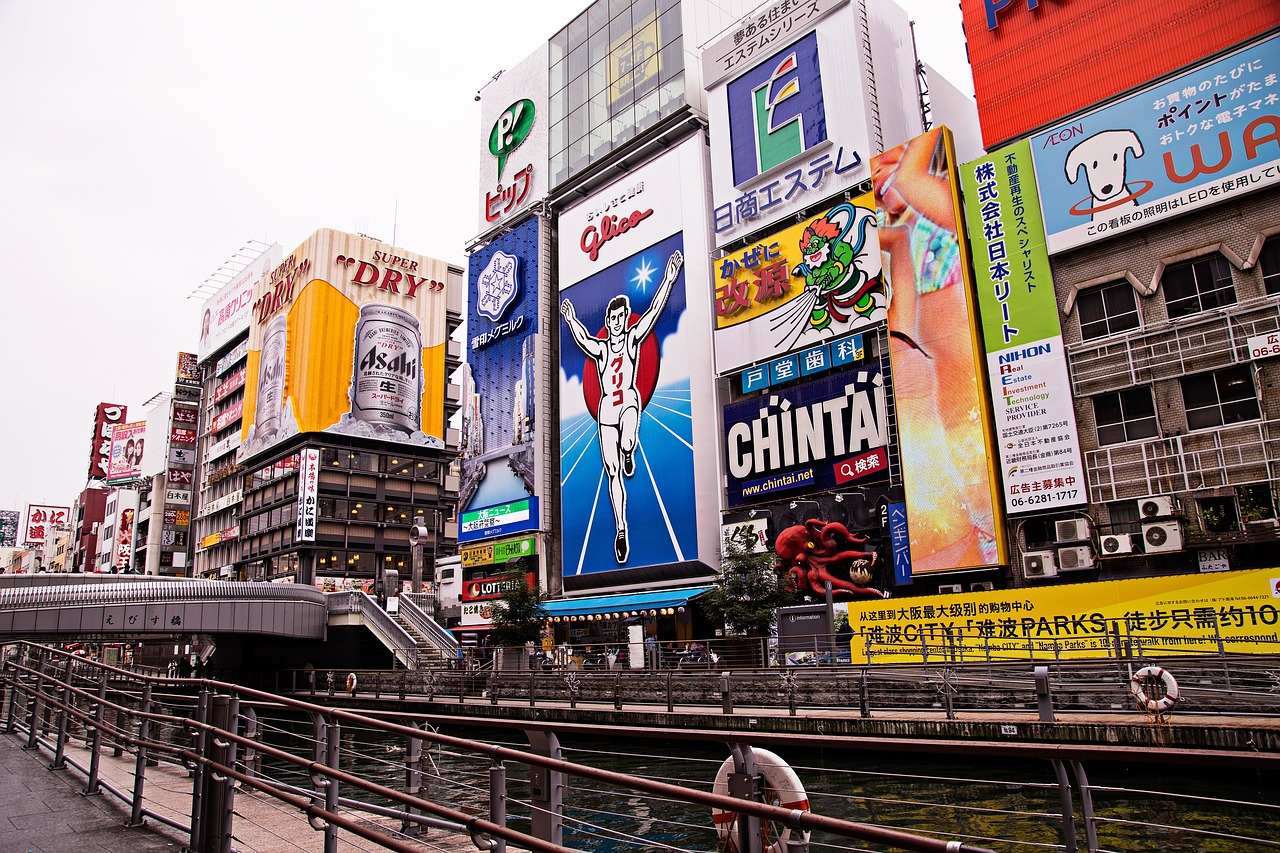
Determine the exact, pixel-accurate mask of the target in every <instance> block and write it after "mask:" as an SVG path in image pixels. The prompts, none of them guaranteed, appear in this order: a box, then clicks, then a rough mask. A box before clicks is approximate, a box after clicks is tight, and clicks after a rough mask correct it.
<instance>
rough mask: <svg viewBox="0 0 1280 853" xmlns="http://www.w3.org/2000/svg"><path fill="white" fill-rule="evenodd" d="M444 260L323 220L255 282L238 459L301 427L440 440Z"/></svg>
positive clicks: (433, 443) (439, 443)
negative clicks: (321, 225)
mask: <svg viewBox="0 0 1280 853" xmlns="http://www.w3.org/2000/svg"><path fill="white" fill-rule="evenodd" d="M449 281H450V272H449V268H448V265H447V264H445V263H444V262H443V261H437V260H433V259H431V258H427V257H424V256H422V255H417V254H412V253H409V252H406V251H404V250H403V249H397V248H396V247H394V246H390V245H387V244H385V243H379V242H378V241H376V240H372V239H370V238H368V237H361V236H358V235H355V234H346V233H343V232H340V231H334V230H332V229H328V228H323V229H321V230H319V231H317V232H315V233H314V234H312V235H311V237H310V238H308V239H307V241H306V242H305V243H303V244H302V245H301V246H299V247H298V248H297V249H295V250H294V251H293V252H291V253H290V254H289V256H288V257H287V258H285V260H284V261H283V262H281V263H280V265H279V266H277V267H276V268H275V269H274V270H273V271H272V272H271V274H270V276H268V277H267V278H266V279H264V280H263V281H261V282H259V285H258V287H257V288H256V289H255V290H254V304H253V321H252V325H251V329H250V334H249V356H248V362H247V371H248V380H247V382H246V384H245V398H244V414H243V426H242V437H243V442H242V444H241V445H240V447H239V448H238V449H237V451H236V452H237V459H239V460H240V461H244V460H245V459H248V458H250V457H251V456H253V455H255V454H257V453H260V452H262V451H263V450H265V449H267V448H269V447H271V446H273V445H275V444H276V443H278V442H279V441H282V440H283V439H285V438H287V437H289V436H291V435H297V434H299V433H311V432H330V433H338V434H343V435H355V436H363V437H366V438H376V439H380V440H382V441H387V442H393V443H397V444H414V445H420V446H424V447H437V448H441V447H444V441H443V436H444V392H445V388H444V385H445V374H444V356H445V344H446V341H445V336H446V333H447V326H446V300H445V289H446V288H447V287H449V286H457V283H456V282H455V283H454V284H452V285H450V284H449Z"/></svg>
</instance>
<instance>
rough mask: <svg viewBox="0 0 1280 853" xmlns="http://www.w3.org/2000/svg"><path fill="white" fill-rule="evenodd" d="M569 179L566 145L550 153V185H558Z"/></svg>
mask: <svg viewBox="0 0 1280 853" xmlns="http://www.w3.org/2000/svg"><path fill="white" fill-rule="evenodd" d="M567 177H569V151H568V145H566V146H565V147H564V148H561V149H560V150H558V151H552V153H551V183H552V184H558V183H560V182H561V181H563V180H564V179H565V178H567Z"/></svg>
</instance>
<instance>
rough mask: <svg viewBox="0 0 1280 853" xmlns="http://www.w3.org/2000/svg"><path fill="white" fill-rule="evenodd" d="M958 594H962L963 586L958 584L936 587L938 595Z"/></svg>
mask: <svg viewBox="0 0 1280 853" xmlns="http://www.w3.org/2000/svg"><path fill="white" fill-rule="evenodd" d="M960 592H964V586H963V585H962V584H958V583H948V584H943V585H942V586H940V587H938V594H939V595H955V594H956V593H960Z"/></svg>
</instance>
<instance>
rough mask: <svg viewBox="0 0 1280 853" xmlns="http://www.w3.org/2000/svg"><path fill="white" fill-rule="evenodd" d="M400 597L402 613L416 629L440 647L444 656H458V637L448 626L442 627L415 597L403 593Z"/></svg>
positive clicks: (449, 657)
mask: <svg viewBox="0 0 1280 853" xmlns="http://www.w3.org/2000/svg"><path fill="white" fill-rule="evenodd" d="M399 598H400V615H401V616H403V617H404V619H405V620H406V621H407V622H408V623H409V624H410V625H412V626H413V627H414V630H416V631H418V632H419V633H420V634H422V635H423V636H424V637H426V638H427V639H428V640H429V641H430V642H431V644H432V645H434V646H435V647H436V648H437V649H439V650H440V652H441V655H442V656H443V657H445V658H448V659H453V658H457V656H458V638H457V637H455V636H454V635H453V633H452V632H451V631H449V630H448V629H447V628H444V627H442V626H441V625H440V623H438V622H436V620H434V619H432V618H431V616H430V615H429V614H428V613H427V612H426V611H425V610H424V609H423V608H422V607H420V606H419V605H418V602H417V601H415V600H414V598H413V597H410V596H408V595H401V596H400V597H399Z"/></svg>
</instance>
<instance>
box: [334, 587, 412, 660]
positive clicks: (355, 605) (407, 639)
mask: <svg viewBox="0 0 1280 853" xmlns="http://www.w3.org/2000/svg"><path fill="white" fill-rule="evenodd" d="M321 595H324V596H325V606H326V607H328V610H329V613H331V614H332V613H359V614H360V619H361V621H363V622H364V624H365V626H366V627H368V628H369V629H370V630H371V631H373V632H374V633H375V634H380V635H381V639H382V640H383V642H384V644H385V645H386V646H387V648H389V649H391V651H392V653H393V654H394V655H395V656H396V657H397V658H398V659H399V660H400V662H401V663H402V664H404V666H405V668H406V669H417V668H418V644H417V642H416V641H415V640H414V638H413V637H412V636H410V634H409V632H408V631H406V630H405V629H404V628H403V627H402V626H401V625H400V624H399V623H398V622H396V620H394V619H392V618H391V617H390V616H389V615H387V611H385V610H383V609H382V608H381V607H379V606H378V602H376V601H374V600H373V599H372V598H370V597H369V594H368V593H365V592H361V591H360V590H350V591H348V592H330V593H321Z"/></svg>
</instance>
